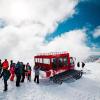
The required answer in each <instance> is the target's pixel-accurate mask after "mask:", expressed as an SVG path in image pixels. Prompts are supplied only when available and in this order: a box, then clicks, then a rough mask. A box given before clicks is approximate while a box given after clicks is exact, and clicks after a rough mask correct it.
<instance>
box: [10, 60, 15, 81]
mask: <svg viewBox="0 0 100 100" xmlns="http://www.w3.org/2000/svg"><path fill="white" fill-rule="evenodd" d="M10 73H11V76H10V81H14V77H15V63H13V61H12V60H11V63H10Z"/></svg>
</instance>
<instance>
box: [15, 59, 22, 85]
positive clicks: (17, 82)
mask: <svg viewBox="0 0 100 100" xmlns="http://www.w3.org/2000/svg"><path fill="white" fill-rule="evenodd" d="M15 74H16V86H17V87H19V86H20V80H21V65H20V62H19V61H18V62H17V64H16V66H15Z"/></svg>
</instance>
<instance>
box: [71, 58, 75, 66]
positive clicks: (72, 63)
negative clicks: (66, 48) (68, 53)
mask: <svg viewBox="0 0 100 100" xmlns="http://www.w3.org/2000/svg"><path fill="white" fill-rule="evenodd" d="M74 64H75V63H74V60H73V58H72V57H70V65H74Z"/></svg>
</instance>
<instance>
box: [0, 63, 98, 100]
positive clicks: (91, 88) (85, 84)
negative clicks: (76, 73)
mask: <svg viewBox="0 0 100 100" xmlns="http://www.w3.org/2000/svg"><path fill="white" fill-rule="evenodd" d="M84 70H85V71H86V74H84V75H83V77H82V78H81V79H79V80H69V81H65V82H63V84H62V85H58V84H54V83H52V82H50V81H48V80H45V79H40V84H39V85H37V84H36V83H34V82H33V78H32V81H31V82H27V81H26V80H25V82H24V83H21V86H20V87H16V86H15V81H14V82H10V81H8V85H9V87H8V91H7V92H3V91H2V90H3V80H2V79H0V100H100V63H99V64H98V63H87V64H86V69H84Z"/></svg>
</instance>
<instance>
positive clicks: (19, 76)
mask: <svg viewBox="0 0 100 100" xmlns="http://www.w3.org/2000/svg"><path fill="white" fill-rule="evenodd" d="M20 79H21V75H16V86H17V87H18V86H20Z"/></svg>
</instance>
